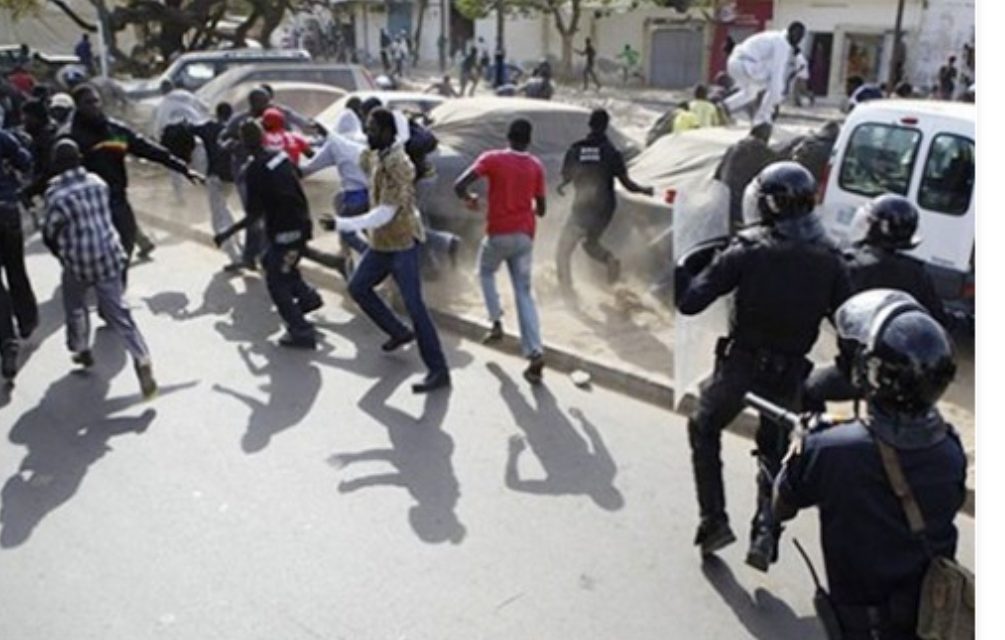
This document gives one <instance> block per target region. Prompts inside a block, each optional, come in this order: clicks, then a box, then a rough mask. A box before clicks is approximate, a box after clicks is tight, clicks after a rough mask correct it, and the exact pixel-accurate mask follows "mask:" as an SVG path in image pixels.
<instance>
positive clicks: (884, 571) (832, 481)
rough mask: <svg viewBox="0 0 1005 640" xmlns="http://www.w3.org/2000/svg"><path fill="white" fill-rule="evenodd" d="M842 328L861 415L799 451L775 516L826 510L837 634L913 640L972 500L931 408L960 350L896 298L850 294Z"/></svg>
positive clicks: (959, 452) (953, 447)
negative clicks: (937, 560)
mask: <svg viewBox="0 0 1005 640" xmlns="http://www.w3.org/2000/svg"><path fill="white" fill-rule="evenodd" d="M836 324H837V330H838V335H839V336H840V339H841V340H843V341H845V343H846V344H849V345H853V348H852V350H851V353H852V355H851V374H852V381H853V383H854V384H855V386H856V387H857V388H858V389H860V390H861V391H862V393H863V394H864V396H865V399H866V407H867V410H866V414H865V416H864V417H862V418H860V419H855V420H852V421H849V422H845V423H842V424H837V425H833V426H828V425H823V428H817V429H814V430H813V431H812V432H811V433H809V434H808V435H806V436H805V437H804V438H803V439H802V440H801V441H800V442H798V443H797V446H796V447H795V448H794V450H793V453H792V454H791V455H790V456H789V458H787V459H786V461H785V463H784V465H783V468H782V470H781V472H780V474H779V476H778V480H777V483H776V485H775V497H774V505H773V506H774V513H775V516H776V517H777V518H778V519H779V520H780V521H783V520H788V519H790V518H792V517H794V516H795V515H796V513H797V511H798V510H799V509H806V508H809V507H812V506H817V507H819V509H820V537H821V542H822V544H823V555H824V563H825V566H826V570H827V582H828V585H829V588H830V598H829V600H830V603H831V605H832V609H833V610H834V613H835V614H836V616H835V617H836V618H837V623H838V625H839V626H840V627H841V629H840V633H841V637H843V638H845V639H846V640H859V639H861V640H865V639H867V638H868V639H869V640H908V639H911V640H913V639H914V638H916V637H917V634H916V631H915V629H916V628H917V618H918V602H919V593H920V590H921V583H922V576H923V575H924V574H925V571H926V569H927V567H928V565H929V562H930V558H931V557H939V556H942V557H949V558H952V557H953V556H955V553H956V543H957V530H956V527H955V525H954V524H953V521H954V519H955V517H956V514H957V512H959V510H960V509H961V508H962V506H963V503H964V500H965V497H966V487H965V480H966V456H965V454H964V451H963V447H962V445H961V444H960V439H959V437H958V435H957V434H956V432H955V431H954V429H953V427H952V426H951V425H949V424H948V423H947V422H946V421H945V420H943V418H942V416H941V415H940V414H939V411H938V410H937V409H936V408H935V403H936V401H937V400H938V399H939V397H940V396H941V395H942V394H943V392H944V391H945V390H946V387H947V386H948V385H949V383H950V382H951V381H952V379H953V376H954V374H955V370H956V366H955V363H954V361H953V347H952V343H951V341H950V339H949V336H948V335H947V334H946V331H945V330H944V329H943V328H942V327H941V326H940V325H939V323H938V322H936V321H935V320H934V319H932V317H931V316H930V315H929V314H928V313H927V312H926V310H925V309H924V307H922V306H921V305H920V304H918V303H917V302H915V301H914V300H913V299H911V298H910V296H907V295H906V294H903V293H902V292H897V291H892V290H881V289H874V290H870V291H866V292H863V293H859V294H857V295H855V296H854V297H852V298H851V299H849V300H848V301H847V302H846V303H845V304H844V305H842V306H841V308H840V309H839V310H838V313H837V318H836ZM881 447H884V448H885V453H884V452H883V451H882V450H881ZM891 452H892V453H891ZM884 455H886V456H891V459H892V460H893V461H895V462H887V463H885V464H886V465H889V466H890V467H893V468H895V466H899V467H900V470H901V474H902V476H903V477H904V478H905V479H906V485H907V487H909V488H910V492H911V493H912V494H913V498H914V501H915V504H916V505H917V506H918V507H919V508H920V512H921V520H922V521H923V532H924V533H923V534H922V535H921V536H916V535H915V534H913V533H912V531H911V527H910V526H909V524H908V522H909V516H907V515H906V514H907V511H906V510H905V507H904V505H903V504H902V502H901V499H900V498H898V496H897V494H896V493H895V492H894V489H893V484H892V483H891V481H890V480H889V479H888V475H887V473H888V471H887V469H886V468H885V464H884V461H883V456H884ZM848 523H854V526H848ZM926 547H927V549H926Z"/></svg>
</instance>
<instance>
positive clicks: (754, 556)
mask: <svg viewBox="0 0 1005 640" xmlns="http://www.w3.org/2000/svg"><path fill="white" fill-rule="evenodd" d="M754 454H755V455H757V452H756V451H755V452H754ZM770 466H771V465H769V464H768V461H767V460H766V459H764V458H763V457H761V456H758V470H757V511H756V512H755V513H754V519H753V521H752V522H751V523H750V550H749V551H747V564H749V565H750V566H752V567H754V568H755V569H757V570H758V571H764V572H765V573H767V571H768V567H769V566H770V565H771V564H772V563H773V562H777V561H778V539H779V538H780V537H781V535H782V528H781V526H780V525H778V524H777V523H776V522H775V516H774V513H773V512H772V510H771V492H772V486H773V484H774V475H775V474H774V473H772V472H771V470H770Z"/></svg>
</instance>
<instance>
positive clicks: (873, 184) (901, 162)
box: [838, 123, 921, 197]
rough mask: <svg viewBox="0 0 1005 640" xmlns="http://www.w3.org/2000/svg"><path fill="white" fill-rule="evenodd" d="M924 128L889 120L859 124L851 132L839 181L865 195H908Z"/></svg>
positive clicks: (850, 189)
mask: <svg viewBox="0 0 1005 640" xmlns="http://www.w3.org/2000/svg"><path fill="white" fill-rule="evenodd" d="M920 142H921V132H920V131H918V130H917V129H908V128H906V127H897V126H892V125H887V124H876V123H867V124H860V125H859V126H857V127H856V128H855V131H854V132H852V134H851V139H850V140H849V142H848V150H847V152H846V153H845V156H844V161H843V162H842V163H841V173H840V176H839V182H838V184H839V185H840V186H841V188H842V189H844V190H845V191H851V192H852V193H858V194H861V195H864V196H869V197H873V196H878V195H880V194H883V193H899V194H900V195H902V196H906V195H907V189H908V187H909V186H910V184H911V174H912V173H913V172H914V160H915V158H916V157H917V155H918V144H919V143H920Z"/></svg>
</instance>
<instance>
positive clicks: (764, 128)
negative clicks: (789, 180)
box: [714, 124, 781, 231]
mask: <svg viewBox="0 0 1005 640" xmlns="http://www.w3.org/2000/svg"><path fill="white" fill-rule="evenodd" d="M770 139H771V125H770V124H759V125H757V126H756V127H753V128H752V129H751V130H750V133H748V134H747V136H746V137H744V138H741V139H740V140H739V141H738V142H737V143H736V144H734V145H732V146H731V147H729V148H728V149H726V153H725V154H724V155H723V156H722V160H720V161H719V166H717V167H716V169H715V175H714V178H715V179H716V180H718V181H720V182H722V183H723V184H725V185H726V187H727V188H728V189H729V228H730V229H731V230H732V231H736V230H738V229H739V228H740V227H741V226H742V225H743V192H744V190H745V189H746V188H747V185H748V184H750V181H751V180H753V179H754V178H756V177H757V174H759V173H760V172H761V170H762V169H764V168H765V167H767V166H768V165H769V164H771V163H772V162H776V161H778V160H780V159H781V158H779V157H778V154H776V153H775V152H774V151H773V150H772V149H771V148H770V147H769V146H768V140H770Z"/></svg>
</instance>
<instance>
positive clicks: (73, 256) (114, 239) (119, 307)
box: [43, 138, 157, 398]
mask: <svg viewBox="0 0 1005 640" xmlns="http://www.w3.org/2000/svg"><path fill="white" fill-rule="evenodd" d="M52 163H53V169H54V171H55V173H56V177H55V178H53V180H52V182H51V183H50V186H49V190H48V191H47V192H46V194H45V208H46V215H45V227H44V232H43V238H44V240H45V243H46V245H47V246H48V247H49V249H50V250H51V251H52V252H53V254H54V255H56V257H57V258H59V261H60V263H61V264H62V265H63V277H62V295H63V307H64V311H65V314H66V344H67V347H68V348H69V350H70V352H71V353H72V354H73V356H72V360H73V362H74V363H76V364H79V365H81V366H83V367H85V368H88V367H91V366H93V365H94V356H93V355H92V353H91V331H90V321H89V315H90V314H89V313H88V309H87V292H88V291H89V290H91V289H93V290H94V293H95V294H96V295H97V299H98V309H99V310H100V311H101V314H102V316H103V317H104V318H105V320H106V322H108V324H109V326H111V327H112V329H113V330H114V331H115V332H116V333H117V334H118V335H119V337H120V338H122V341H123V342H124V343H125V347H126V350H127V351H129V354H130V355H131V356H132V357H133V367H134V368H135V370H136V377H137V378H138V379H139V382H140V390H141V391H142V393H143V396H144V397H146V398H150V397H152V396H153V395H154V394H155V393H157V382H156V381H155V380H154V376H153V367H152V364H151V361H150V351H149V349H148V348H147V344H146V341H145V340H144V339H143V335H142V334H141V333H140V330H139V328H138V327H137V326H136V322H135V320H133V315H132V312H130V310H129V306H128V305H127V304H126V303H125V301H124V300H123V278H122V272H123V271H124V270H125V268H126V264H127V262H128V260H129V258H128V256H127V255H126V251H125V250H124V249H123V247H122V243H121V242H120V241H119V235H118V233H117V232H116V230H115V226H114V224H113V222H112V205H111V200H110V191H109V188H108V185H107V184H105V181H104V180H102V179H101V178H100V177H99V176H98V175H97V174H94V173H91V172H89V171H87V170H86V169H84V167H83V166H82V164H81V163H82V158H81V154H80V149H79V147H77V143H75V142H74V141H73V140H70V139H66V138H64V139H62V140H60V141H59V142H57V143H56V146H55V148H54V150H53V158H52Z"/></svg>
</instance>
